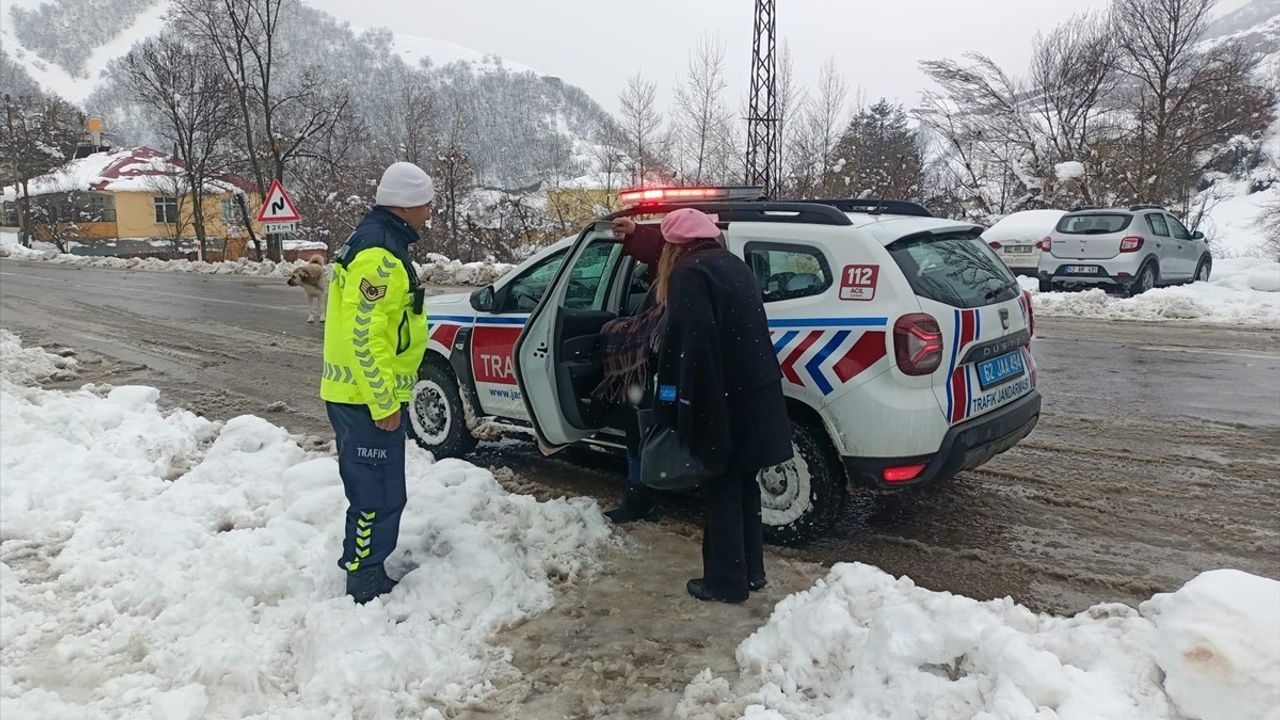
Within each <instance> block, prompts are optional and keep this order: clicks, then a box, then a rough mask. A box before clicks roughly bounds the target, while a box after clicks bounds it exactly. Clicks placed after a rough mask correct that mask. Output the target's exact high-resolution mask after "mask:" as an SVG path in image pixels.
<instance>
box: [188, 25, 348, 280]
mask: <svg viewBox="0 0 1280 720" xmlns="http://www.w3.org/2000/svg"><path fill="white" fill-rule="evenodd" d="M296 7H297V0H179V1H178V2H177V3H176V5H175V17H176V19H177V20H178V25H179V28H180V30H181V31H183V32H185V33H187V34H188V36H190V37H192V38H195V39H198V40H199V41H201V42H202V43H205V44H206V45H208V47H209V48H211V49H212V51H213V54H214V56H215V57H217V58H218V59H219V60H220V61H221V63H222V66H223V69H224V70H225V71H226V73H227V75H228V76H229V77H230V78H231V82H232V86H233V88H234V92H235V98H236V105H237V108H238V110H239V114H240V126H241V130H242V132H243V134H244V137H245V143H244V146H243V147H242V148H241V149H242V150H243V151H244V153H245V157H246V160H247V164H248V165H249V167H250V170H251V173H252V175H253V179H254V182H255V183H256V185H257V188H258V192H259V193H260V194H262V195H264V196H265V195H266V192H267V182H268V179H276V180H282V179H284V176H285V171H286V168H287V166H288V165H289V163H290V161H291V160H293V159H295V158H299V157H307V156H311V155H314V149H313V148H312V144H313V143H314V142H315V140H316V139H317V138H321V137H323V136H324V135H326V134H328V133H332V132H333V131H334V128H335V126H336V124H337V123H338V122H339V119H340V118H341V117H342V116H343V115H344V114H345V113H346V110H347V106H348V105H349V104H350V93H349V92H348V91H347V89H346V88H344V87H336V88H335V87H333V86H332V83H331V82H330V81H329V80H328V79H327V78H326V77H325V76H324V74H323V73H321V72H320V71H319V70H317V69H314V68H308V69H306V70H305V71H303V72H302V73H301V75H300V77H299V78H298V79H297V80H296V81H294V82H293V83H292V84H291V85H290V86H288V87H284V86H283V83H281V82H280V81H279V78H278V71H279V67H280V62H281V57H280V51H281V48H280V46H279V42H278V41H279V33H280V28H281V15H282V11H283V10H285V9H286V8H287V9H289V10H291V11H292V10H293V9H295V8H296ZM269 251H270V255H271V257H272V259H273V260H279V259H280V247H279V245H278V244H277V243H272V244H271V247H270V248H269Z"/></svg>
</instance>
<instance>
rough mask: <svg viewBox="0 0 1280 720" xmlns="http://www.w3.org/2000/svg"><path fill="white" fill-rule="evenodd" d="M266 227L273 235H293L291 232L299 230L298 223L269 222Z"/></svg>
mask: <svg viewBox="0 0 1280 720" xmlns="http://www.w3.org/2000/svg"><path fill="white" fill-rule="evenodd" d="M264 227H266V229H267V232H268V233H272V234H274V233H291V232H293V231H294V230H297V229H298V223H291V222H288V223H278V222H269V223H267V224H266V225H265V226H264Z"/></svg>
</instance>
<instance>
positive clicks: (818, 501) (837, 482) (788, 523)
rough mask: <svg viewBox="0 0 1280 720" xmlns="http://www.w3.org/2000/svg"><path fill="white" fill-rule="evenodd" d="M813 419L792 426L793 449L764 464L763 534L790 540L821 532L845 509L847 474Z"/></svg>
mask: <svg viewBox="0 0 1280 720" xmlns="http://www.w3.org/2000/svg"><path fill="white" fill-rule="evenodd" d="M814 425H815V424H814V423H813V422H797V423H795V424H794V425H793V426H792V434H791V447H792V450H793V451H794V453H795V455H794V457H792V458H791V459H790V460H788V461H787V462H785V463H783V464H781V465H777V466H774V467H771V468H765V469H764V470H762V471H761V472H760V475H759V477H758V478H757V479H758V481H759V483H760V508H761V520H762V521H763V522H764V536H765V539H766V540H768V541H769V542H772V543H778V544H782V545H791V544H798V543H803V542H806V541H808V540H811V539H813V538H814V537H817V536H818V535H821V534H822V532H823V531H825V530H826V529H827V528H828V527H829V526H830V525H831V523H832V522H833V521H834V520H835V519H836V518H838V517H840V514H841V512H842V511H843V510H844V503H845V499H846V490H845V477H844V470H843V467H842V466H841V465H840V460H839V458H838V457H836V453H835V449H834V448H833V447H832V446H831V440H830V438H828V437H827V434H826V432H825V431H824V430H823V429H822V428H821V427H815V426H814Z"/></svg>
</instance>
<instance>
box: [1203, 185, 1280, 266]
mask: <svg viewBox="0 0 1280 720" xmlns="http://www.w3.org/2000/svg"><path fill="white" fill-rule="evenodd" d="M1224 188H1225V189H1223V190H1220V192H1223V193H1225V194H1226V196H1227V197H1226V199H1225V200H1222V201H1221V202H1219V203H1218V204H1216V205H1213V206H1212V207H1211V208H1210V209H1209V212H1208V216H1207V217H1206V218H1205V220H1204V222H1203V225H1202V228H1201V229H1203V230H1204V232H1205V234H1206V235H1207V236H1208V237H1209V238H1211V239H1210V244H1211V246H1212V248H1213V252H1214V255H1215V256H1218V257H1248V256H1256V255H1259V254H1260V252H1259V251H1260V249H1261V248H1262V244H1263V242H1264V241H1265V228H1264V227H1263V226H1262V223H1261V218H1262V216H1263V213H1264V212H1265V210H1266V209H1267V207H1268V206H1269V205H1271V204H1272V203H1275V202H1280V185H1276V186H1274V187H1272V188H1271V189H1269V190H1265V191H1262V192H1256V193H1249V192H1248V190H1249V187H1248V182H1246V181H1239V182H1235V183H1228V182H1224ZM1214 190H1215V189H1211V190H1209V191H1206V192H1213V191H1214Z"/></svg>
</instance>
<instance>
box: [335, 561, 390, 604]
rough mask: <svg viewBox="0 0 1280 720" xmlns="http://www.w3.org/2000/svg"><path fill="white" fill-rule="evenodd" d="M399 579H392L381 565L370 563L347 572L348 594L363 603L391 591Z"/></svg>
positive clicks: (358, 602)
mask: <svg viewBox="0 0 1280 720" xmlns="http://www.w3.org/2000/svg"><path fill="white" fill-rule="evenodd" d="M397 582H399V581H397V580H392V579H391V577H390V576H389V575H387V571H386V570H384V569H383V568H382V566H381V565H369V566H366V567H362V568H360V569H359V570H356V571H354V572H348V573H347V594H348V595H350V596H351V597H352V599H354V600H355V601H356V604H357V605H363V604H365V603H367V602H369V601H370V600H372V599H374V598H376V597H378V596H379V595H385V594H386V593H389V592H391V588H393V587H395V586H396V583H397Z"/></svg>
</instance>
